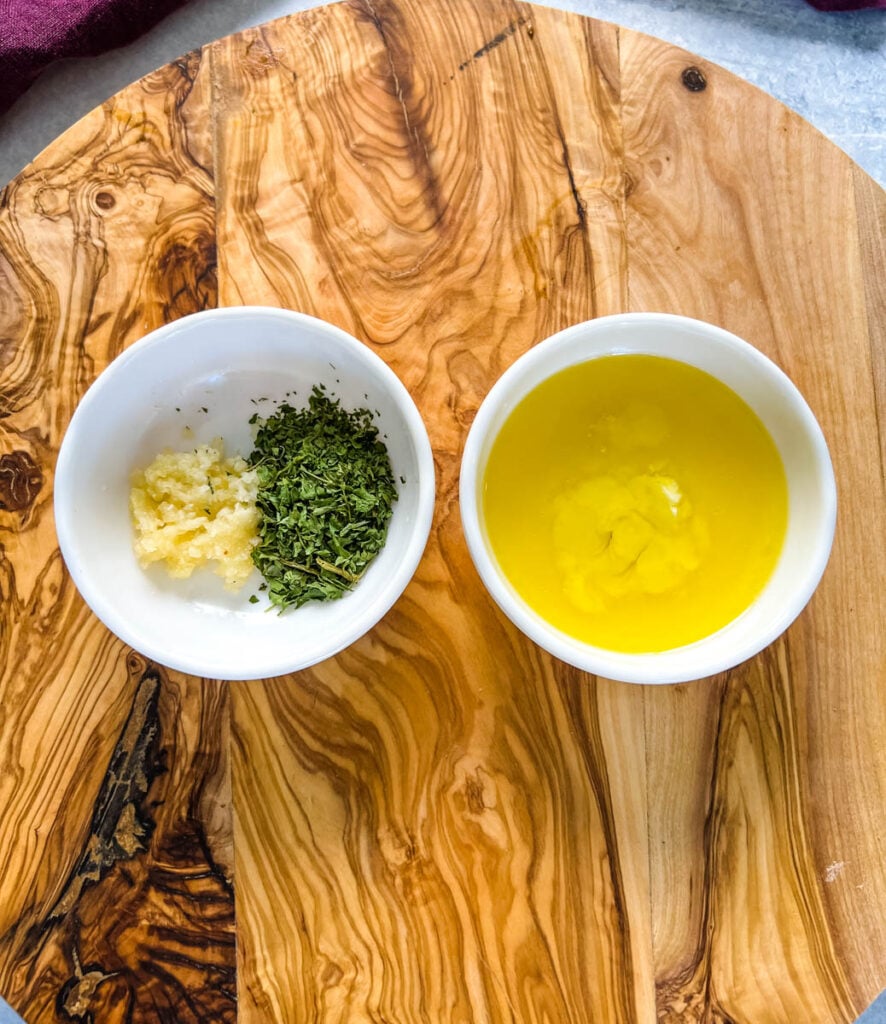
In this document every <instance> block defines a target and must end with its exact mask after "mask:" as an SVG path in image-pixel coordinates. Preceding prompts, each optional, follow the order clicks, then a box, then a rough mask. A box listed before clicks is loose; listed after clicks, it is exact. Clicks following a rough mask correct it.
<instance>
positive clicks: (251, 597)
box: [249, 594, 258, 604]
mask: <svg viewBox="0 0 886 1024" xmlns="http://www.w3.org/2000/svg"><path fill="white" fill-rule="evenodd" d="M249 603H250V604H258V595H256V594H250V595H249Z"/></svg>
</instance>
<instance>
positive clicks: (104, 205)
mask: <svg viewBox="0 0 886 1024" xmlns="http://www.w3.org/2000/svg"><path fill="white" fill-rule="evenodd" d="M95 205H96V206H97V207H98V208H99V209H100V210H111V209H113V208H114V207H115V206H116V205H117V200H116V199H115V198H114V197H113V196H112V195H111V193H110V192H99V193H98V194H97V195H96V197H95Z"/></svg>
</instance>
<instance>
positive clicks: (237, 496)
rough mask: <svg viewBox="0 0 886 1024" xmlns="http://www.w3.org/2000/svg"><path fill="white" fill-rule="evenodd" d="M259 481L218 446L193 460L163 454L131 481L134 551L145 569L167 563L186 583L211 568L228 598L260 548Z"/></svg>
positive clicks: (197, 451) (189, 456)
mask: <svg viewBox="0 0 886 1024" xmlns="http://www.w3.org/2000/svg"><path fill="white" fill-rule="evenodd" d="M257 491H258V478H257V475H256V472H255V470H253V469H250V468H249V465H248V463H247V462H246V461H245V459H243V458H241V457H240V456H236V455H235V456H233V457H231V458H225V454H224V445H223V443H222V442H221V441H220V440H218V441H214V442H213V443H212V444H211V445H200V446H199V447H197V448H196V449H194V450H193V451H188V452H170V451H167V452H162V453H161V454H160V455H158V456H157V457H156V458H155V459H154V461H153V462H152V463H151V464H150V465H149V466H148V467H147V468H146V469H144V470H140V471H137V472H135V473H134V474H133V476H132V489H131V491H130V497H129V507H130V512H131V516H132V523H133V527H134V531H135V537H134V541H133V547H134V550H135V554H136V557H137V558H138V561H139V564H140V565H141V567H142V568H143V569H146V568H148V566H150V565H152V564H154V563H155V562H165V567H166V570H167V572H168V573H169V575H170V576H172V577H174V578H176V579H185V578H187V577H189V576H190V575H191V573H193V571H194V570H195V569H197V568H199V567H200V566H203V565H212V568H213V569H214V571H215V573H216V574H217V575H219V576H221V577H222V578H223V580H224V583H225V589H227V590H239V589H240V587H242V586H243V584H244V583H245V582H246V580H247V578H248V577H249V575H250V573H251V572H252V570H253V562H252V549H253V548H254V547H255V545H256V544H257V542H258V524H259V512H258V509H257V508H256V504H255V499H256V493H257Z"/></svg>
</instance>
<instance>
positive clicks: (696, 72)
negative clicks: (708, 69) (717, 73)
mask: <svg viewBox="0 0 886 1024" xmlns="http://www.w3.org/2000/svg"><path fill="white" fill-rule="evenodd" d="M680 77H681V79H682V80H683V84H684V85H685V86H686V88H687V89H688V90H689V91H690V92H704V90H705V89H707V87H708V80H707V79H706V78H705V76H704V72H703V71H702V70H701V68H697V67H695V66H693V67H689V68H684V69H683V74H682V75H681V76H680Z"/></svg>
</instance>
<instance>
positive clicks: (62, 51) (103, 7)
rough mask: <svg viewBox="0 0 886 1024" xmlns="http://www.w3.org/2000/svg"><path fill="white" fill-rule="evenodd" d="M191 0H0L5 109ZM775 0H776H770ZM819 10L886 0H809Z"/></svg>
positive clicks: (0, 103) (0, 87) (0, 101)
mask: <svg viewBox="0 0 886 1024" xmlns="http://www.w3.org/2000/svg"><path fill="white" fill-rule="evenodd" d="M185 2H186V0H0V114H2V113H3V112H4V111H6V110H8V109H9V107H11V106H12V104H13V103H14V102H15V100H16V99H17V98H18V97H19V96H20V95H21V94H22V93H23V92H24V91H25V90H26V89H27V88H28V86H29V85H30V84H31V83H32V82H33V81H34V79H35V78H36V77H37V76H38V75H39V74H40V72H41V71H42V70H43V69H44V68H45V67H46V66H47V64H51V63H52V62H53V61H54V60H59V59H60V58H62V57H94V56H96V55H97V54H99V53H104V52H105V50H111V49H113V48H114V47H115V46H123V45H124V44H125V43H131V42H132V41H133V40H134V39H137V38H138V37H139V36H140V35H141V34H142V33H143V32H146V31H147V30H148V29H149V28H151V27H152V26H153V25H156V24H157V22H158V21H160V20H161V18H164V17H165V16H166V15H167V14H169V13H170V11H173V10H175V8H177V7H180V6H181V5H182V4H183V3H185ZM771 2H773V3H774V2H776V0H771ZM807 3H810V4H812V6H813V7H817V8H818V10H820V11H856V10H861V9H862V8H863V7H881V8H886V0H807Z"/></svg>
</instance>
